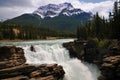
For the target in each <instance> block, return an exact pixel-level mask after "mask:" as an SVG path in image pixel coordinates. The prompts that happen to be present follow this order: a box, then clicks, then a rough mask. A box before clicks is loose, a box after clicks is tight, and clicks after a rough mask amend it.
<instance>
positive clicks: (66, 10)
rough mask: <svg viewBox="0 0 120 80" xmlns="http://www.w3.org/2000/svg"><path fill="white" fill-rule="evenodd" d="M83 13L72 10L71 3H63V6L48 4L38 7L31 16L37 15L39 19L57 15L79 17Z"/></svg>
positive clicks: (78, 10) (79, 10)
mask: <svg viewBox="0 0 120 80" xmlns="http://www.w3.org/2000/svg"><path fill="white" fill-rule="evenodd" d="M83 12H84V11H83V10H81V9H76V8H74V7H73V6H72V5H71V3H63V4H58V5H56V4H48V5H45V6H41V7H39V8H38V9H37V10H36V11H34V12H33V14H37V15H39V16H40V17H41V18H45V17H51V18H53V17H56V16H59V15H66V16H72V15H79V14H81V13H83Z"/></svg>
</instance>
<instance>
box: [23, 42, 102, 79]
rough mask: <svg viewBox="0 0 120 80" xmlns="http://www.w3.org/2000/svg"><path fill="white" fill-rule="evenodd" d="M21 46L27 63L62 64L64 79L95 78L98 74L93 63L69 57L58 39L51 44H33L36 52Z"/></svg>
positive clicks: (28, 47)
mask: <svg viewBox="0 0 120 80" xmlns="http://www.w3.org/2000/svg"><path fill="white" fill-rule="evenodd" d="M50 43H51V42H50ZM23 48H24V51H25V57H26V59H27V63H28V64H33V65H40V64H44V63H48V64H50V63H57V64H59V65H62V66H63V69H64V70H65V77H64V80H97V77H98V76H99V73H100V72H99V70H98V69H97V67H96V66H95V65H92V64H88V63H83V62H81V61H80V60H78V59H77V58H73V59H72V58H70V56H69V52H68V50H66V49H65V48H64V47H63V46H62V43H59V41H58V43H52V44H48V43H45V44H39V45H34V48H35V50H36V52H32V51H30V46H25V47H23Z"/></svg>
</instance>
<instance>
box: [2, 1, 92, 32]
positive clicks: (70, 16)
mask: <svg viewBox="0 0 120 80" xmlns="http://www.w3.org/2000/svg"><path fill="white" fill-rule="evenodd" d="M91 17H92V13H90V12H89V13H88V12H85V11H83V10H81V9H78V8H74V7H73V6H72V5H71V4H70V3H63V4H58V5H56V4H48V5H45V6H40V7H39V8H38V9H37V10H35V11H34V12H33V13H29V14H22V15H20V16H18V17H15V18H13V19H10V20H7V21H5V22H4V23H10V24H22V25H28V26H36V27H42V28H47V29H48V28H49V29H54V30H65V31H73V32H74V31H75V30H76V27H77V26H82V25H84V23H85V22H86V21H87V20H89V19H90V18H91Z"/></svg>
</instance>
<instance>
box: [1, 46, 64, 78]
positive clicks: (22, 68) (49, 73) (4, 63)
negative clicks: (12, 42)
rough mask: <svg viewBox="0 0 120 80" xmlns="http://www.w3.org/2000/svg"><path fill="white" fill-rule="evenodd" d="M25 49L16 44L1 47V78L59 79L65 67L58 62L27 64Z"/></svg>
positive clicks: (62, 75)
mask: <svg viewBox="0 0 120 80" xmlns="http://www.w3.org/2000/svg"><path fill="white" fill-rule="evenodd" d="M25 62H26V59H25V57H24V51H23V49H22V48H19V47H15V46H3V47H0V80H59V79H62V78H63V77H64V74H65V72H64V70H63V67H62V66H60V65H57V64H42V65H40V66H37V67H36V66H33V65H28V64H25Z"/></svg>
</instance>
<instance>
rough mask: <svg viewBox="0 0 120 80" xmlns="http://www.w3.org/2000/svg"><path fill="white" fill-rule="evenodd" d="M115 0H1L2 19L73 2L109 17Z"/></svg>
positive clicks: (87, 9)
mask: <svg viewBox="0 0 120 80" xmlns="http://www.w3.org/2000/svg"><path fill="white" fill-rule="evenodd" d="M86 1H87V0H86ZM114 1H115V0H104V1H102V2H97V3H95V2H84V0H0V19H6V18H7V19H8V18H9V19H10V18H13V17H16V16H19V15H21V14H24V13H32V12H33V11H34V10H36V9H37V8H38V7H39V6H43V5H47V4H49V3H52V4H60V3H64V2H69V3H71V4H72V5H73V6H74V7H76V8H81V9H82V10H84V11H87V12H88V11H90V12H92V13H94V14H95V13H96V12H99V14H100V15H103V16H105V17H106V18H107V17H108V13H109V12H110V11H111V10H112V8H113V2H114Z"/></svg>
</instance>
